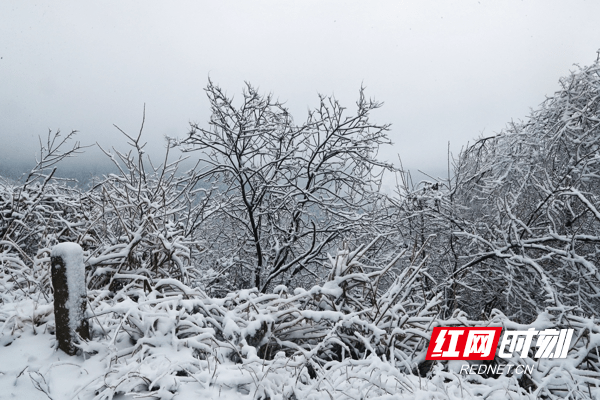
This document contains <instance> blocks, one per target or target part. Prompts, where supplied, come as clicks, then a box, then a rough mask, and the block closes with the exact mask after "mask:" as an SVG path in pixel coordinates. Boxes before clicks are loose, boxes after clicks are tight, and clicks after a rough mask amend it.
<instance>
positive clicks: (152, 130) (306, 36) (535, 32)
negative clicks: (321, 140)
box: [0, 0, 600, 175]
mask: <svg viewBox="0 0 600 400" xmlns="http://www.w3.org/2000/svg"><path fill="white" fill-rule="evenodd" d="M599 16H600V2H598V1H582V0H569V1H552V0H543V1H542V0H540V1H528V0H523V1H521V0H503V1H489V0H479V1H477V0H473V1H472V0H462V1H428V0H420V1H416V0H415V1H364V0H363V1H348V0H344V1H323V0H320V1H294V2H291V1H281V0H279V1H247V0H243V1H213V2H207V1H162V2H158V1H147V0H146V1H121V0H119V1H99V2H82V1H52V2H33V1H22V0H15V1H11V0H3V1H1V2H0V57H2V58H1V59H0V138H1V142H0V171H2V170H7V169H8V167H9V166H12V165H14V166H16V167H17V168H25V167H26V166H27V167H30V166H31V164H32V162H33V157H34V152H35V151H36V149H37V136H38V135H45V134H46V132H47V130H48V129H49V128H50V129H57V128H60V129H61V130H62V131H63V132H66V131H70V130H72V129H77V130H79V131H80V132H81V133H80V135H79V139H80V140H81V142H82V143H94V142H96V141H98V142H99V143H100V144H102V145H104V146H111V145H113V144H114V145H116V146H118V147H121V148H122V147H123V146H122V144H123V143H124V140H122V138H121V137H120V136H119V134H118V132H117V130H116V129H115V128H114V127H113V126H112V124H117V125H119V126H120V127H121V128H123V129H124V130H126V131H130V132H136V131H137V130H138V129H139V125H140V122H141V116H142V109H143V105H144V103H146V127H145V134H146V136H145V137H146V139H147V141H148V142H149V146H150V149H151V150H153V149H154V151H158V150H160V149H161V147H162V146H164V141H163V137H164V135H170V136H183V135H185V133H186V132H187V130H188V123H189V121H196V122H200V123H204V122H205V121H207V120H208V117H209V114H208V113H209V109H208V102H207V100H206V97H205V94H204V92H203V88H204V87H205V85H206V83H207V79H208V77H209V76H210V77H211V79H212V80H213V81H214V82H216V83H217V84H219V85H221V86H222V87H223V88H225V89H226V91H227V92H228V93H229V94H239V93H240V92H241V89H242V87H243V85H244V81H249V82H251V83H252V84H253V85H255V86H258V87H259V88H260V89H261V91H263V92H272V93H273V94H274V95H275V96H276V97H278V98H279V99H280V100H282V101H286V102H287V103H286V104H287V105H288V106H289V108H290V110H291V112H292V114H293V115H294V117H295V119H296V121H298V122H300V121H302V120H304V119H305V117H306V110H307V108H309V107H313V106H315V105H316V104H317V93H318V92H320V93H323V94H326V95H329V94H335V96H336V97H337V98H338V99H339V100H340V101H341V102H342V104H343V105H346V106H348V107H349V108H351V107H352V106H353V105H354V102H355V100H356V99H357V94H358V90H359V88H360V86H361V84H364V85H365V86H366V87H367V95H369V96H372V97H374V98H376V99H377V100H380V101H383V102H384V103H385V105H384V106H383V108H382V109H381V110H378V111H377V112H376V113H375V114H374V115H373V116H374V120H375V121H377V122H380V123H391V124H392V130H391V132H390V136H391V138H392V140H393V141H394V143H395V145H394V146H393V148H387V149H384V150H383V151H382V158H385V159H388V160H389V161H395V160H396V159H397V158H396V154H400V156H401V157H402V160H403V163H404V166H405V167H408V168H410V169H412V170H415V169H422V170H424V171H428V172H430V173H432V174H434V175H445V171H446V163H447V157H446V153H447V143H448V141H450V142H451V149H452V150H453V152H455V153H456V152H458V150H459V149H460V148H461V146H463V145H465V144H466V143H467V142H468V141H469V140H471V141H472V139H473V138H476V137H478V136H479V135H480V134H484V135H490V134H493V133H494V132H497V131H499V130H501V129H502V128H503V127H504V126H505V124H506V123H507V122H509V121H510V120H511V119H515V120H518V119H522V118H524V117H526V116H527V115H528V113H529V109H530V108H531V107H533V108H535V107H537V105H538V104H540V103H541V102H542V101H543V100H544V98H545V95H551V94H552V93H553V92H554V91H555V90H557V89H558V79H559V78H560V77H561V76H564V75H567V74H568V73H569V71H570V70H573V69H574V67H573V64H575V63H579V64H581V65H587V64H590V63H591V62H593V61H594V60H595V59H596V50H597V49H598V48H600V28H599V25H598V21H599V19H598V18H599ZM97 155H98V151H97V150H89V151H88V156H87V157H85V158H84V159H80V161H79V162H80V163H84V164H86V165H87V164H89V165H88V166H86V167H85V168H83V167H82V170H87V169H86V168H88V169H90V171H92V170H93V168H97V167H94V165H96V161H95V160H96V156H97Z"/></svg>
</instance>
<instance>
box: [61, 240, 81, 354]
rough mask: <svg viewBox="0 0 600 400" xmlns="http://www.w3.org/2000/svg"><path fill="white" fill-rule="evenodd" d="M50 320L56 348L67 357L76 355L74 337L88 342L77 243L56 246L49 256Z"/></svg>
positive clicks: (79, 252)
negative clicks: (51, 298)
mask: <svg viewBox="0 0 600 400" xmlns="http://www.w3.org/2000/svg"><path fill="white" fill-rule="evenodd" d="M51 262H52V286H53V287H54V318H55V321H56V322H55V323H56V339H57V340H58V348H59V349H61V350H62V351H64V352H65V353H67V354H69V355H74V354H75V353H76V352H77V347H76V346H75V344H76V343H77V341H78V340H77V334H79V335H80V336H81V337H82V338H83V339H89V338H90V327H89V323H88V321H87V319H85V307H86V302H87V288H86V285H85V266H84V265H83V249H82V248H81V246H79V245H78V244H77V243H60V244H57V245H56V246H54V248H53V249H52V254H51Z"/></svg>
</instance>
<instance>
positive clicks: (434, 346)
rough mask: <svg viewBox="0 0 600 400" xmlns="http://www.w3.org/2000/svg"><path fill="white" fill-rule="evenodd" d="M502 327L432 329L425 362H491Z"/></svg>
mask: <svg viewBox="0 0 600 400" xmlns="http://www.w3.org/2000/svg"><path fill="white" fill-rule="evenodd" d="M501 332H502V327H500V326H491V327H486V328H441V327H437V328H433V333H432V334H431V340H430V341H429V347H428V348H427V356H426V357H425V358H426V359H427V360H493V359H494V356H495V355H496V349H497V348H498V341H499V340H500V333H501Z"/></svg>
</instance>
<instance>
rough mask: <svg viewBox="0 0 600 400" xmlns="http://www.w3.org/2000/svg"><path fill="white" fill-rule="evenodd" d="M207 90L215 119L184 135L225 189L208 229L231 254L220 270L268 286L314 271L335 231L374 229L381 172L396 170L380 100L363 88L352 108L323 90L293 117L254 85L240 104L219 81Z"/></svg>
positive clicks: (351, 233) (353, 233)
mask: <svg viewBox="0 0 600 400" xmlns="http://www.w3.org/2000/svg"><path fill="white" fill-rule="evenodd" d="M206 93H207V95H208V98H209V101H210V104H211V111H212V115H211V118H210V121H209V126H208V127H207V128H203V127H201V126H199V125H198V124H192V126H191V131H190V133H189V135H188V137H187V138H186V139H185V140H183V141H182V144H183V145H184V149H185V151H200V152H201V153H202V156H201V157H200V159H201V160H202V161H203V162H204V163H205V168H204V169H203V171H202V176H203V177H204V178H205V179H208V180H209V181H210V184H211V185H213V186H215V187H217V188H218V194H217V197H215V200H218V202H219V211H218V212H216V213H214V214H213V221H212V224H208V225H207V227H210V228H209V229H210V232H208V233H207V234H208V235H210V236H212V239H211V242H213V244H214V246H215V247H214V250H215V252H217V253H219V254H221V255H229V257H223V256H220V257H219V260H217V261H215V265H216V266H217V270H218V271H219V274H218V275H217V277H216V278H217V279H221V280H223V279H224V278H223V274H224V273H228V274H229V275H228V276H229V280H230V282H231V281H232V279H234V280H239V282H240V284H241V285H242V286H247V287H257V288H259V289H260V290H261V291H263V292H264V291H265V290H267V288H268V287H271V286H272V285H275V284H277V283H290V282H291V280H292V279H295V278H296V277H297V276H299V275H298V274H300V275H303V274H304V275H307V276H313V277H316V276H319V274H322V272H320V271H319V270H318V265H319V264H320V263H322V262H323V261H324V260H325V254H326V250H327V249H329V248H330V247H331V246H332V245H333V243H334V242H335V241H336V240H339V239H340V238H342V237H347V238H348V239H349V240H350V238H351V237H354V238H359V237H361V235H366V234H367V232H374V231H376V230H377V224H378V218H380V216H378V214H377V213H376V211H377V210H378V209H379V206H380V205H381V203H382V202H383V201H384V200H385V198H384V196H382V195H381V194H380V193H379V186H380V183H381V175H382V173H383V171H384V170H386V169H388V170H392V169H393V167H392V166H391V165H390V164H387V163H383V162H380V161H378V160H377V158H376V156H377V152H378V149H379V146H380V145H382V144H389V143H390V141H389V139H388V137H387V135H386V131H387V129H388V125H377V124H374V123H371V122H370V121H369V114H370V112H371V111H372V110H374V109H376V108H378V107H380V105H381V104H380V103H377V102H375V101H373V100H367V99H366V98H365V96H364V92H363V90H362V89H361V91H360V96H359V100H358V102H357V110H356V113H355V114H352V115H346V114H345V109H344V108H343V107H342V106H341V105H340V104H339V103H338V102H337V101H336V100H335V99H333V98H327V97H324V96H320V98H319V100H320V103H319V106H318V107H317V108H316V109H314V110H313V111H311V112H310V113H309V116H308V119H307V120H306V122H304V123H303V124H301V125H296V124H294V122H293V119H292V117H291V115H290V114H289V112H288V110H287V109H286V108H285V107H284V106H283V105H282V104H281V103H279V102H278V101H275V100H273V98H272V97H271V95H266V96H263V95H260V94H259V93H258V91H257V90H256V89H255V88H253V87H252V86H251V85H249V84H247V85H246V88H245V90H244V92H243V96H242V99H241V104H240V105H239V107H237V106H235V105H234V101H233V99H232V98H229V97H227V95H226V94H225V93H224V92H223V91H222V90H221V89H220V88H219V87H218V86H216V85H215V84H213V83H212V82H209V84H208V86H207V88H206ZM234 270H237V272H234ZM244 271H247V273H246V272H244ZM219 277H220V278H219ZM246 277H249V279H248V278H246Z"/></svg>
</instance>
